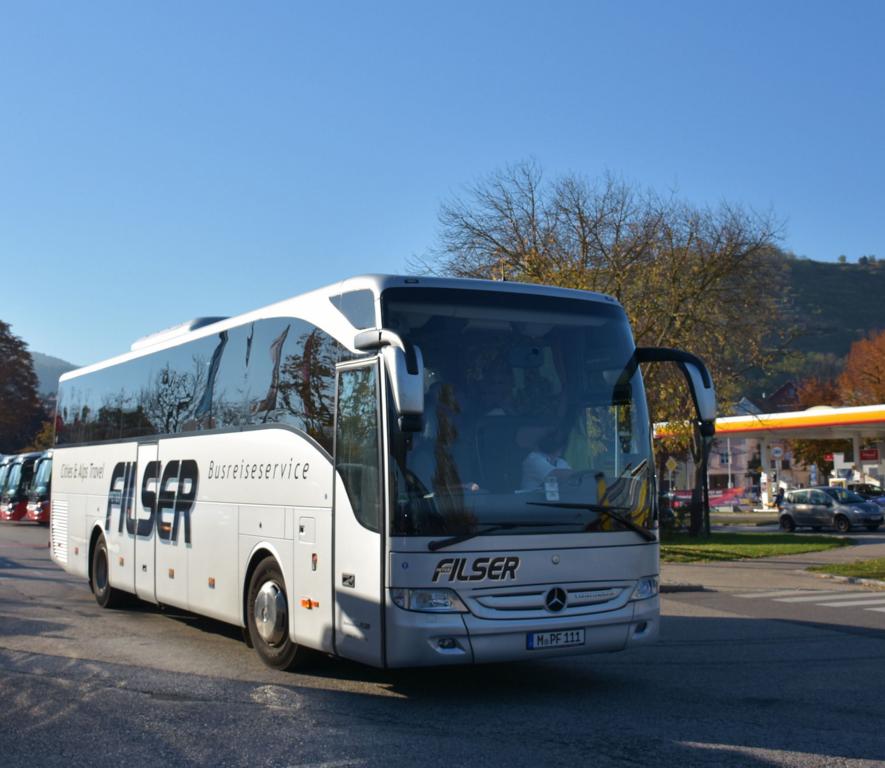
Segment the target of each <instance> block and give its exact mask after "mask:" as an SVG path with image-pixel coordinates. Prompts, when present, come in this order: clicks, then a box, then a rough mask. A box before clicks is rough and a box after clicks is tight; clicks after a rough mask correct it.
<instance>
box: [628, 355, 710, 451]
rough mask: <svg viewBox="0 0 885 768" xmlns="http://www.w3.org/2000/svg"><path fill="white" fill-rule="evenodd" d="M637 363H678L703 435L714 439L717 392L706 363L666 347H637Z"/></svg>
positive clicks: (693, 356)
mask: <svg viewBox="0 0 885 768" xmlns="http://www.w3.org/2000/svg"><path fill="white" fill-rule="evenodd" d="M636 361H637V362H639V363H663V362H670V363H676V364H677V365H678V366H679V367H680V369H681V370H682V373H683V375H684V376H685V379H686V381H687V382H688V388H689V391H690V392H691V399H692V400H693V401H694V407H695V411H696V412H697V417H698V421H699V422H700V431H701V435H703V436H704V437H713V435H714V433H715V431H716V390H715V389H714V388H713V380H712V379H711V378H710V372H709V371H708V370H707V366H706V365H704V361H703V360H701V358H699V357H697V355H693V354H691V353H690V352H683V351H682V350H681V349H667V348H666V347H637V348H636Z"/></svg>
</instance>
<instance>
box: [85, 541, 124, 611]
mask: <svg viewBox="0 0 885 768" xmlns="http://www.w3.org/2000/svg"><path fill="white" fill-rule="evenodd" d="M89 586H90V587H92V594H93V595H95V602H96V603H98V604H99V605H100V606H101V607H102V608H119V607H120V606H121V605H122V604H123V602H124V600H125V595H124V593H123V592H121V591H120V590H119V589H114V588H113V587H112V586H111V581H110V561H109V559H108V545H107V542H105V540H104V536H99V537H98V541H96V542H95V548H94V549H93V550H92V569H91V571H90V574H89Z"/></svg>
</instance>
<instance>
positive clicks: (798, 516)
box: [780, 486, 883, 533]
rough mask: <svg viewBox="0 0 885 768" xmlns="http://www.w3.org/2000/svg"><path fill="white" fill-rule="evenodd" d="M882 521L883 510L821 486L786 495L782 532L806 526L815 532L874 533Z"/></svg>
mask: <svg viewBox="0 0 885 768" xmlns="http://www.w3.org/2000/svg"><path fill="white" fill-rule="evenodd" d="M882 517H883V512H882V508H881V507H880V506H878V505H877V504H874V503H873V502H870V501H866V500H865V499H864V498H863V497H862V496H859V495H858V494H856V493H855V492H854V491H846V490H845V489H844V488H835V487H830V486H820V487H817V488H800V489H798V490H795V491H787V493H786V494H785V496H784V501H783V506H782V508H781V515H780V524H781V530H783V531H794V530H796V528H799V527H802V526H805V527H810V528H812V529H813V530H815V531H819V530H820V529H821V528H835V529H836V530H837V531H839V533H848V531H850V530H851V529H852V528H860V527H864V528H866V529H867V530H868V531H875V530H877V529H878V528H879V526H880V525H882Z"/></svg>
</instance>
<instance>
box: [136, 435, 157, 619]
mask: <svg viewBox="0 0 885 768" xmlns="http://www.w3.org/2000/svg"><path fill="white" fill-rule="evenodd" d="M159 472H160V463H159V461H157V444H156V443H150V444H147V445H139V446H138V470H137V472H136V475H135V477H136V486H135V509H136V514H135V526H136V530H135V594H136V595H138V596H139V597H140V598H141V599H142V600H148V601H150V602H152V603H155V602H157V585H156V553H155V546H156V540H157V536H156V525H155V521H156V516H157V496H158V490H159V487H160V477H159Z"/></svg>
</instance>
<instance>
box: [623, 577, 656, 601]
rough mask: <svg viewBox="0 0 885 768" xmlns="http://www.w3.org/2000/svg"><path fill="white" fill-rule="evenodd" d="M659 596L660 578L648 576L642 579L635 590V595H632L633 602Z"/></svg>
mask: <svg viewBox="0 0 885 768" xmlns="http://www.w3.org/2000/svg"><path fill="white" fill-rule="evenodd" d="M656 594H658V577H657V576H646V577H645V578H642V579H640V580H639V581H638V582H637V583H636V586H635V587H634V588H633V594H632V595H630V599H631V600H648V598H650V597H654V596H655V595H656Z"/></svg>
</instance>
